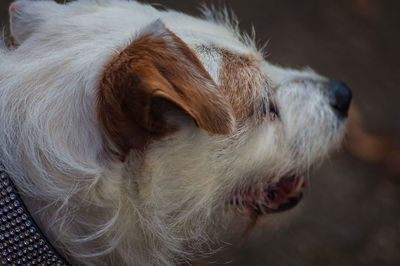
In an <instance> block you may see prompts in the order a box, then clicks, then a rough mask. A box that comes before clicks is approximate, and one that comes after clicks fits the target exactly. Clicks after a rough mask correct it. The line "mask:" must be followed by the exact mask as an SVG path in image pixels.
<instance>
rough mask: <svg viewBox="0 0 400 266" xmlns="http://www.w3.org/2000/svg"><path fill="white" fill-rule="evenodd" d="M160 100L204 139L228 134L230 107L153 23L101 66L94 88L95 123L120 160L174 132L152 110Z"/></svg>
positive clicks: (181, 47)
mask: <svg viewBox="0 0 400 266" xmlns="http://www.w3.org/2000/svg"><path fill="white" fill-rule="evenodd" d="M160 99H162V101H159V100H160ZM165 100H166V101H168V102H170V103H172V104H173V105H176V106H178V108H180V109H181V110H183V111H184V112H186V113H187V114H189V115H190V116H191V117H192V118H193V119H194V121H195V123H196V124H197V126H198V127H199V128H201V129H203V130H205V131H207V132H209V133H210V134H218V135H225V134H229V133H231V131H232V130H233V126H234V119H233V112H232V107H231V105H230V104H229V103H228V102H227V100H226V99H225V97H224V95H222V93H221V91H220V90H219V89H218V87H217V85H216V84H215V82H214V81H213V79H212V78H211V76H210V75H209V73H208V72H207V71H206V70H205V68H204V66H203V65H202V63H201V62H200V60H199V59H198V58H197V57H196V55H195V54H194V52H193V51H192V50H191V49H190V48H189V47H188V46H187V45H186V44H185V43H184V42H183V41H182V40H181V39H180V38H178V37H177V36H176V35H175V34H174V33H172V32H171V31H170V30H168V29H167V28H166V27H165V26H164V25H163V24H162V23H161V22H155V23H153V24H152V25H151V26H150V27H148V28H147V29H146V30H145V33H143V34H142V35H140V36H138V37H137V38H136V39H135V40H134V41H133V42H132V43H131V44H130V45H129V46H128V47H127V48H126V49H125V50H123V51H122V52H121V53H120V54H119V55H118V56H117V57H116V58H114V59H113V60H112V62H110V63H109V64H108V65H107V66H106V68H105V71H104V74H103V77H102V80H101V83H100V91H99V101H98V114H99V121H100V124H101V126H102V127H103V129H104V131H105V133H106V135H107V136H108V137H109V138H110V139H111V140H112V142H113V143H114V145H115V146H116V147H117V148H118V150H119V151H118V152H119V153H121V155H124V154H126V153H127V151H129V149H142V148H143V147H144V146H145V145H146V143H147V142H148V141H149V140H151V139H154V138H161V137H163V136H166V135H168V134H170V133H172V132H174V131H176V130H177V127H176V126H174V125H172V124H170V123H168V122H167V121H166V118H165V117H164V112H165V108H161V106H160V105H159V104H157V103H162V102H163V101H165Z"/></svg>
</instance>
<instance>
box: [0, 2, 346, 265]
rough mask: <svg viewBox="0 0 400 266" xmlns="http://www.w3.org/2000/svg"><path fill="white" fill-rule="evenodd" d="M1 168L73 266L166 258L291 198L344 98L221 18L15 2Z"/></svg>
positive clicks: (166, 261)
mask: <svg viewBox="0 0 400 266" xmlns="http://www.w3.org/2000/svg"><path fill="white" fill-rule="evenodd" d="M10 22H11V25H10V27H11V37H12V39H13V42H14V44H15V45H14V46H12V47H5V46H3V48H1V49H0V163H1V164H2V165H3V166H4V170H5V171H7V172H8V174H9V175H10V176H11V177H12V180H13V182H14V183H15V185H16V187H18V189H19V192H20V194H21V195H22V197H23V199H24V202H25V204H26V205H27V207H28V209H29V210H30V212H31V213H32V215H33V216H34V218H35V220H36V222H37V223H38V225H39V227H40V229H41V230H42V232H43V233H44V234H45V235H46V236H47V238H48V239H49V240H50V242H51V243H52V245H54V247H55V248H57V250H58V251H59V252H60V253H61V254H62V255H63V256H64V257H65V258H66V260H67V261H68V262H69V263H71V264H73V265H161V264H162V265H170V264H179V263H181V262H183V261H186V260H188V259H190V258H192V257H193V256H196V255H199V253H200V252H201V251H202V250H204V247H206V246H207V243H209V242H208V241H209V240H210V237H211V236H214V235H215V233H216V231H217V230H216V228H218V227H219V226H220V225H222V224H227V221H229V219H231V218H232V216H234V215H236V216H241V217H251V218H252V219H254V218H257V217H259V216H261V215H265V214H268V213H272V212H277V211H281V210H285V209H288V208H290V207H292V206H294V205H295V204H296V203H297V202H298V201H299V199H300V198H301V195H302V194H301V190H302V187H303V186H304V175H305V174H306V172H307V171H308V170H309V169H310V167H311V166H314V165H315V164H316V163H318V162H320V161H321V159H322V158H324V157H325V156H326V155H327V154H328V153H329V151H331V150H332V149H333V148H335V147H337V146H338V144H339V142H340V139H341V137H342V135H343V130H344V127H343V124H344V121H345V118H346V116H347V110H348V108H349V104H350V99H351V93H350V91H349V90H348V89H347V87H346V86H345V85H344V84H343V83H341V82H338V81H329V80H328V79H326V78H324V77H322V76H320V75H318V74H316V73H315V72H313V71H311V70H309V69H307V70H303V71H297V70H291V69H284V68H280V67H277V66H274V65H271V64H270V63H268V62H266V61H265V60H264V59H263V55H262V53H261V52H260V51H258V50H257V49H256V48H255V45H254V43H253V41H252V39H251V38H249V37H248V36H246V35H242V34H240V33H239V32H238V29H237V25H236V23H232V22H229V15H227V14H226V12H222V13H219V14H218V13H215V12H213V11H212V10H207V9H205V10H204V17H202V18H194V17H191V16H187V15H184V14H182V13H179V12H176V11H172V10H157V9H155V8H153V7H152V6H150V5H145V4H140V3H138V2H135V1H123V0H79V1H75V2H71V3H68V4H64V5H61V4H57V3H55V2H53V1H28V0H19V1H16V2H14V3H13V4H12V5H11V7H10Z"/></svg>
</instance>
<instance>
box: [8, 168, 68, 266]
mask: <svg viewBox="0 0 400 266" xmlns="http://www.w3.org/2000/svg"><path fill="white" fill-rule="evenodd" d="M0 264H1V265H60V266H61V265H68V263H67V262H66V261H65V259H64V258H63V257H62V256H61V255H60V254H59V253H57V251H56V250H55V249H54V247H52V245H51V244H50V243H49V241H48V240H47V239H46V237H45V236H44V234H43V233H42V232H41V231H40V229H39V227H38V226H37V224H36V223H35V221H34V220H33V218H32V216H31V215H30V214H29V212H28V210H27V208H26V206H25V205H24V203H23V201H22V200H21V197H20V196H19V194H18V190H17V188H16V187H15V186H14V184H13V182H12V180H11V178H10V177H9V175H8V174H7V173H6V172H4V171H1V170H0Z"/></svg>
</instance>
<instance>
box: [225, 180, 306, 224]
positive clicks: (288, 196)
mask: <svg viewBox="0 0 400 266" xmlns="http://www.w3.org/2000/svg"><path fill="white" fill-rule="evenodd" d="M305 185H306V183H305V179H304V176H303V175H293V176H286V177H282V178H280V179H279V181H278V182H276V183H258V184H253V185H249V186H245V187H242V188H241V189H237V190H235V191H234V192H233V193H232V194H231V196H230V197H229V200H228V201H227V202H226V205H227V206H229V207H233V209H234V210H236V211H239V212H248V213H249V214H250V215H251V216H257V217H258V216H261V215H264V214H268V213H276V212H282V211H286V210H289V209H291V208H293V207H294V206H296V205H297V204H298V203H299V202H300V200H301V198H302V197H303V192H302V190H303V188H304V187H305Z"/></svg>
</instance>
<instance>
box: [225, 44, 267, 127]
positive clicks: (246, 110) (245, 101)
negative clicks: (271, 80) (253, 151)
mask: <svg viewBox="0 0 400 266" xmlns="http://www.w3.org/2000/svg"><path fill="white" fill-rule="evenodd" d="M219 78H220V82H221V85H220V86H221V89H222V90H223V91H224V94H225V95H226V96H227V98H228V100H229V102H230V103H231V104H232V106H233V110H234V112H235V118H236V120H237V121H238V122H239V123H244V122H245V121H246V120H247V119H248V118H249V117H251V116H253V115H254V114H255V113H256V110H257V109H258V108H259V107H260V105H261V103H262V98H263V88H264V87H265V84H264V83H265V77H264V76H263V74H262V72H261V70H260V67H259V60H257V59H256V57H255V56H252V55H238V54H234V53H232V52H230V51H227V50H223V51H222V65H221V70H220V74H219Z"/></svg>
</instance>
